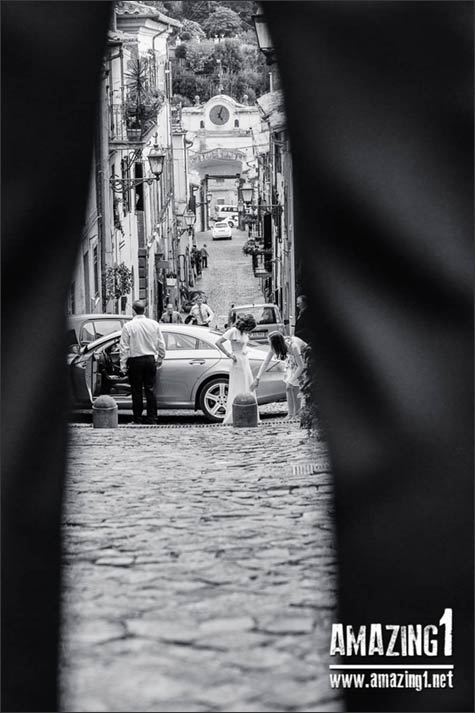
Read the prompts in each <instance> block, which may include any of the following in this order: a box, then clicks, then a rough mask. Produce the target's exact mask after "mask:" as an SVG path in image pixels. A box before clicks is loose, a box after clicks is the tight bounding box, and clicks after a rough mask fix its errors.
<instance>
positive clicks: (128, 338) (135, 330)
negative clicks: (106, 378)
mask: <svg viewBox="0 0 475 713" xmlns="http://www.w3.org/2000/svg"><path fill="white" fill-rule="evenodd" d="M132 309H133V311H134V313H135V316H134V318H133V319H132V320H130V321H129V322H126V323H125V324H124V326H123V327H122V334H121V337H120V369H121V372H122V373H123V374H125V373H127V372H128V376H129V381H130V386H131V389H132V409H133V413H134V423H142V411H143V392H145V399H146V401H147V419H146V423H156V422H157V399H156V396H155V381H156V378H157V367H158V366H161V363H162V360H163V359H164V357H165V342H164V340H163V337H162V333H161V331H160V327H159V324H158V322H156V321H155V320H154V319H149V318H148V317H146V316H145V314H144V312H145V305H144V303H143V302H142V301H141V300H137V301H136V302H134V304H133V305H132Z"/></svg>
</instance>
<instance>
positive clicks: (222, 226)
mask: <svg viewBox="0 0 475 713" xmlns="http://www.w3.org/2000/svg"><path fill="white" fill-rule="evenodd" d="M211 237H212V239H213V240H231V239H232V237H233V231H232V228H231V227H230V226H229V225H228V221H224V220H222V221H220V222H219V223H215V224H214V225H213V227H212V229H211Z"/></svg>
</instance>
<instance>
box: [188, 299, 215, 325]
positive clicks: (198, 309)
mask: <svg viewBox="0 0 475 713" xmlns="http://www.w3.org/2000/svg"><path fill="white" fill-rule="evenodd" d="M190 314H192V315H193V317H194V318H195V319H196V321H197V322H198V324H199V325H204V324H209V323H210V322H211V320H212V319H213V317H214V313H213V312H212V311H211V310H210V308H209V307H208V305H205V304H204V303H203V304H201V305H199V304H196V305H193V307H192V308H191V310H190Z"/></svg>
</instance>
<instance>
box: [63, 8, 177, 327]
mask: <svg viewBox="0 0 475 713" xmlns="http://www.w3.org/2000/svg"><path fill="white" fill-rule="evenodd" d="M179 27H181V25H180V23H179V22H177V21H176V20H174V19H172V18H169V17H167V16H166V15H163V13H160V12H159V11H158V10H156V9H155V8H154V7H151V6H148V5H143V4H142V3H139V2H132V1H131V0H125V1H124V2H118V3H116V5H115V12H114V22H113V27H112V28H111V30H110V31H109V35H108V43H107V50H106V55H105V58H104V63H103V75H102V86H101V100H100V110H99V112H98V122H97V131H96V141H95V149H94V162H93V179H92V181H91V192H90V200H89V205H88V210H87V217H86V224H85V229H84V233H83V240H82V245H81V251H80V255H79V257H78V264H77V269H76V274H75V278H74V281H73V284H72V286H71V295H70V304H69V311H70V312H75V313H82V312H86V313H87V312H112V313H124V314H130V313H131V306H132V303H133V301H134V300H135V299H142V300H144V301H145V302H146V304H147V313H148V314H149V316H151V317H154V318H159V316H160V315H161V313H162V311H163V308H164V304H165V303H166V302H167V301H168V300H171V301H172V302H175V303H178V301H179V289H178V284H177V279H176V275H177V265H178V255H177V246H176V230H177V229H176V218H175V215H176V206H175V188H176V185H177V177H176V176H175V171H176V170H182V171H185V170H186V168H187V166H186V164H185V163H183V162H181V163H180V164H179V165H178V166H177V165H175V163H174V158H173V156H174V153H173V152H174V148H175V149H176V150H177V149H178V146H177V145H174V144H175V138H174V135H173V128H172V109H171V102H170V99H171V95H172V86H171V65H170V61H169V43H170V37H171V36H172V35H173V33H174V32H175V31H176V30H177V29H178V28H179ZM183 141H184V139H183ZM176 143H177V144H179V139H178V140H177V142H176ZM157 145H158V146H160V147H161V148H162V149H163V154H164V159H163V170H162V173H161V176H160V178H159V180H157V179H156V178H155V177H154V175H153V174H152V173H151V171H150V167H149V164H148V156H149V153H150V151H151V150H152V149H153V148H154V146H157ZM187 182H188V181H187V179H186V178H182V179H181V183H182V184H183V183H184V184H185V185H186V184H187ZM178 183H179V181H178ZM182 201H183V202H186V195H185V197H184V198H182Z"/></svg>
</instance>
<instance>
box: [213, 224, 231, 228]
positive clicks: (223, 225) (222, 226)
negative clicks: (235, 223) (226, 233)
mask: <svg viewBox="0 0 475 713" xmlns="http://www.w3.org/2000/svg"><path fill="white" fill-rule="evenodd" d="M214 227H215V228H227V227H228V224H227V223H215V224H214Z"/></svg>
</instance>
